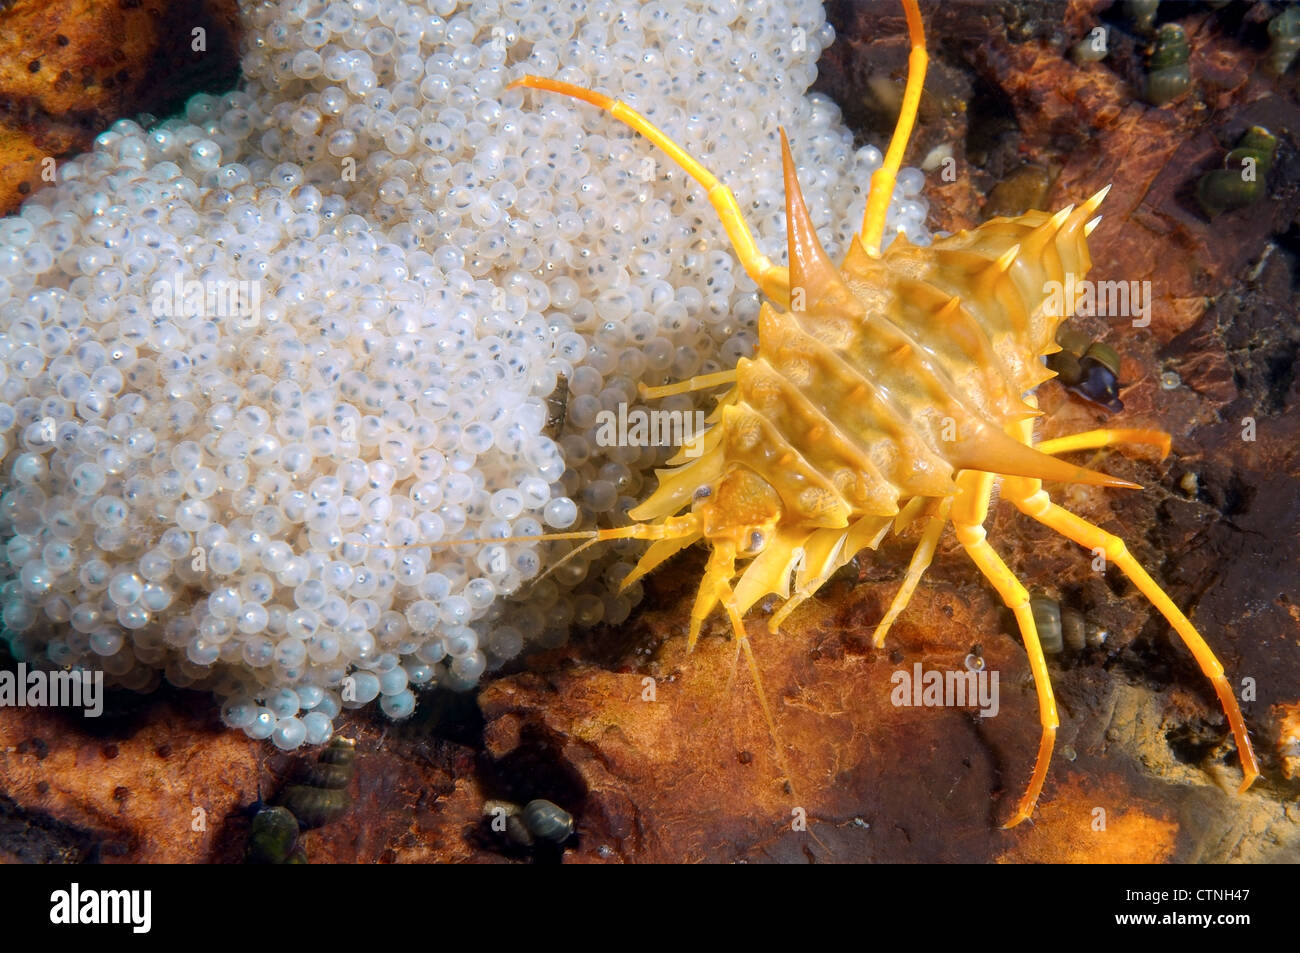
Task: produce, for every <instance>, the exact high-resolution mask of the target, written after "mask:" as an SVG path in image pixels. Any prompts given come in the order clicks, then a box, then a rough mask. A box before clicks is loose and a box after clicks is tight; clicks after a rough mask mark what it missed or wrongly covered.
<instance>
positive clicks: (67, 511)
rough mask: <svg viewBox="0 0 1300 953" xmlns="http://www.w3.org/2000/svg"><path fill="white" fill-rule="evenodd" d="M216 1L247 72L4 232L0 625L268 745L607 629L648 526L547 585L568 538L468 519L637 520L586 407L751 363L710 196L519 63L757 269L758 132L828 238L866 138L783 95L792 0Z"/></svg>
mask: <svg viewBox="0 0 1300 953" xmlns="http://www.w3.org/2000/svg"><path fill="white" fill-rule="evenodd" d="M241 15H242V16H243V18H244V21H245V27H246V36H245V50H244V54H243V73H244V77H245V78H244V82H243V84H242V85H241V88H240V89H239V90H237V91H235V92H231V93H228V94H226V95H222V96H210V95H199V96H195V97H194V98H193V99H191V100H190V101H189V103H188V104H187V105H186V107H185V109H184V111H183V113H182V114H181V115H178V116H176V117H173V118H171V119H168V120H166V121H164V122H161V123H158V124H154V125H152V126H151V127H150V128H143V127H142V126H140V125H137V124H136V123H134V122H131V121H125V120H124V121H121V122H118V123H116V124H115V125H114V126H113V127H112V128H111V129H110V130H108V131H107V132H105V133H104V134H103V135H101V136H100V137H99V138H98V140H97V141H96V144H95V147H94V149H93V150H92V151H91V152H89V153H87V154H85V155H83V156H81V157H78V158H75V159H72V160H70V161H67V162H65V163H63V164H62V165H61V166H60V167H59V169H58V182H57V184H56V185H53V186H51V187H49V188H47V189H45V190H43V191H41V192H39V193H37V194H36V195H35V196H33V197H32V198H30V199H29V200H28V201H27V202H26V203H25V204H24V206H23V208H22V210H21V211H20V212H19V213H18V214H17V215H15V216H13V217H10V218H7V219H0V483H2V489H3V492H2V495H0V570H2V571H3V576H2V577H0V578H3V580H4V581H3V585H2V586H0V617H2V619H3V625H4V638H5V639H6V640H7V641H8V643H9V645H10V648H11V651H12V653H13V654H14V655H15V657H17V658H19V659H24V660H28V661H31V662H33V663H41V664H47V665H52V666H58V667H86V668H92V669H96V670H102V671H103V672H105V674H106V676H107V679H108V681H109V682H110V683H111V684H116V685H120V686H124V687H127V688H131V689H136V690H140V691H145V690H148V689H150V688H151V687H153V686H154V685H156V684H157V683H158V680H159V678H160V677H165V678H167V679H168V680H169V681H170V682H172V683H173V684H175V685H179V686H194V687H198V688H203V689H206V690H210V691H212V692H214V693H215V694H216V695H217V696H218V697H219V698H220V699H221V700H222V717H223V719H224V721H225V722H226V724H228V725H230V726H231V727H235V728H240V729H242V730H244V731H245V732H247V734H248V735H249V736H251V737H253V738H270V739H272V740H273V741H274V743H275V744H276V745H278V746H279V747H281V748H285V749H290V748H294V747H297V746H298V745H300V744H303V743H309V744H319V743H322V742H324V741H326V740H327V739H328V738H329V737H330V735H331V733H332V731H333V728H334V721H335V719H336V718H337V717H338V715H339V712H340V710H341V709H342V708H344V707H358V706H362V705H366V704H368V703H370V702H372V701H374V700H376V699H378V701H379V705H380V707H381V708H382V709H383V711H384V712H385V713H386V714H388V715H389V716H391V717H393V718H402V717H405V716H407V715H409V714H410V713H411V712H412V711H413V710H414V707H415V704H416V695H415V691H416V690H417V689H418V688H420V687H421V686H432V685H435V684H438V685H444V686H448V687H451V688H458V689H463V688H466V687H469V686H472V685H473V684H475V683H476V682H477V680H478V679H479V677H480V676H481V675H482V674H483V673H484V672H485V671H487V670H490V669H493V668H496V667H499V666H500V665H502V664H504V663H505V662H506V661H507V660H509V659H511V658H513V657H515V656H517V655H518V654H519V653H520V652H521V651H523V650H524V648H525V647H526V646H528V645H536V644H543V645H556V644H559V643H561V642H562V641H563V640H564V639H565V638H566V637H567V633H568V631H569V630H570V628H571V627H572V626H574V625H593V624H596V623H598V622H602V621H603V622H608V623H613V624H617V623H619V622H621V621H623V619H625V618H626V617H627V615H628V613H629V611H630V609H631V606H632V604H633V601H634V600H635V599H636V598H637V597H638V593H637V591H636V590H635V588H634V589H633V590H632V591H630V592H628V593H626V594H623V595H619V594H618V593H617V588H618V582H619V581H620V580H621V579H622V578H624V577H625V576H626V575H627V573H628V572H629V571H630V570H631V567H632V563H633V562H634V561H635V558H636V556H637V553H638V549H637V544H636V543H634V542H631V541H623V542H619V543H613V544H607V545H603V546H597V547H592V548H590V549H589V550H586V551H584V552H582V553H580V554H579V555H578V556H577V557H576V558H573V559H571V560H569V561H567V562H565V563H564V564H563V565H562V566H560V567H559V568H558V569H557V570H556V571H555V572H554V573H552V574H550V575H548V576H547V577H546V578H544V579H542V580H540V581H536V579H537V577H538V576H539V575H540V574H541V572H542V570H543V569H544V568H545V567H547V566H549V565H552V564H553V563H555V562H556V561H558V559H559V557H560V555H562V554H563V553H564V552H565V551H566V549H565V547H567V546H569V545H571V544H558V543H546V544H541V543H533V542H527V541H517V540H514V541H509V540H507V541H502V542H492V540H506V538H507V537H520V536H524V537H527V536H535V535H538V534H541V533H546V532H554V531H561V530H578V529H584V528H592V527H595V526H599V525H614V524H616V523H618V522H619V521H620V520H624V519H625V514H626V511H627V510H628V509H629V508H631V507H632V506H633V505H635V503H636V502H637V501H638V499H639V498H641V497H643V496H644V495H645V494H646V493H648V492H649V491H650V490H651V489H652V488H653V475H652V470H653V467H654V466H655V465H657V464H658V465H662V463H663V461H664V460H665V459H666V457H667V456H668V455H670V454H671V453H672V452H673V451H672V448H664V447H656V446H626V445H616V446H604V445H602V442H601V441H599V440H598V439H597V435H598V432H599V429H598V418H599V417H600V416H601V413H602V411H615V412H616V411H617V410H618V408H619V406H620V405H628V406H633V405H636V403H637V400H638V398H637V385H638V383H640V382H646V383H649V384H662V383H665V382H667V381H670V380H676V379H681V378H685V377H689V376H691V375H694V374H703V373H709V372H712V371H717V370H721V369H723V368H725V367H728V366H731V365H733V364H734V363H735V361H736V360H737V359H738V358H739V357H741V356H745V355H750V354H752V353H753V351H754V348H755V344H756V331H755V327H756V319H757V314H758V308H759V303H760V299H759V295H758V292H757V290H756V288H755V286H754V283H753V282H752V281H751V280H750V279H749V277H748V276H747V275H746V274H745V273H744V271H743V270H742V269H741V268H740V266H739V265H738V264H737V261H736V259H735V256H734V255H733V253H732V251H731V249H730V246H729V245H728V243H727V241H726V238H725V235H724V233H723V231H722V228H721V226H720V225H719V224H718V222H717V219H716V216H715V214H714V212H713V210H712V209H711V208H710V206H709V205H708V202H707V201H706V198H705V196H704V194H703V190H702V189H700V188H699V186H698V185H696V184H695V183H694V182H692V181H690V180H689V179H688V177H687V176H686V175H685V174H684V173H683V172H682V171H681V170H680V169H678V168H677V167H676V166H674V165H673V164H672V163H671V162H670V161H669V160H667V159H666V158H665V157H664V156H662V155H661V154H659V153H657V152H656V151H655V150H654V149H653V148H652V147H651V146H650V145H649V144H648V143H647V142H645V141H644V140H642V139H641V138H640V137H638V136H635V135H634V134H633V133H631V132H630V131H629V130H627V129H626V128H624V127H623V126H622V125H620V124H619V123H617V122H616V121H614V120H613V119H611V118H610V117H609V116H607V115H605V114H603V113H602V112H600V111H599V110H596V109H594V108H592V107H590V106H586V105H584V104H581V103H576V102H573V101H571V100H568V99H565V98H562V97H558V96H554V95H546V94H540V93H534V92H526V91H524V90H520V89H516V90H510V91H507V90H506V88H505V87H506V85H507V84H508V83H509V82H510V81H511V80H513V79H515V78H517V77H519V76H521V75H523V74H525V73H533V74H539V75H543V76H553V77H555V78H558V79H560V80H564V81H567V82H572V83H576V84H579V85H582V86H586V87H590V88H593V89H598V90H601V91H603V92H605V93H607V94H609V95H611V96H614V97H617V98H620V99H622V100H623V101H625V102H627V103H628V104H630V105H632V106H633V107H635V108H637V109H639V110H640V111H641V112H643V113H644V114H645V115H647V116H648V117H649V118H650V119H651V120H652V121H653V122H655V123H657V124H658V125H659V126H661V127H662V128H663V129H664V130H665V131H666V132H667V133H668V134H669V135H671V136H673V137H674V138H675V139H676V140H677V141H678V142H679V143H681V144H682V145H683V146H684V147H685V148H686V149H687V150H688V151H689V152H691V153H692V154H693V155H695V156H696V157H698V158H699V159H700V160H701V161H702V162H704V163H705V165H706V166H708V167H710V168H712V169H715V170H717V171H718V172H719V173H720V174H722V175H723V176H724V177H725V178H726V179H727V180H728V182H729V184H730V185H731V186H732V188H733V189H734V190H735V192H736V194H737V196H738V199H739V201H740V203H741V206H742V208H743V210H744V213H745V216H746V218H747V220H748V222H749V223H750V225H751V227H752V228H753V230H754V232H755V234H756V236H758V238H759V240H760V244H761V246H762V248H763V250H764V251H765V252H766V253H767V254H768V255H769V256H771V257H772V258H773V259H775V260H778V261H779V260H784V257H785V214H784V197H783V188H782V183H781V163H780V146H779V138H778V127H782V126H783V127H784V128H785V129H786V130H787V132H788V133H789V136H790V139H791V142H792V143H793V147H794V151H795V155H796V158H797V162H798V167H799V175H800V179H801V181H802V183H803V188H804V192H805V196H806V198H807V201H808V205H809V209H810V211H811V214H812V217H813V220H814V222H815V223H816V224H817V225H818V227H819V229H820V230H821V234H822V238H823V240H824V241H825V243H826V245H827V248H828V250H829V251H830V253H831V254H832V255H837V254H841V253H842V252H843V251H844V249H846V248H847V242H848V240H849V239H850V237H851V235H852V234H853V232H854V231H855V229H856V227H857V223H858V222H860V220H861V216H862V210H863V207H864V205H865V201H866V199H865V192H866V185H867V181H868V179H869V176H870V173H871V171H872V169H873V168H875V167H876V166H878V165H879V163H880V161H881V158H880V153H879V151H878V150H876V149H875V148H874V147H870V146H868V147H865V148H863V149H860V150H857V151H855V150H854V149H853V145H852V137H851V135H850V134H849V133H848V131H847V130H846V129H845V128H844V127H843V126H842V125H841V124H840V121H839V112H838V110H837V109H836V107H835V106H834V105H833V104H832V103H831V102H830V101H829V100H827V99H825V98H824V97H820V96H815V95H814V96H808V95H806V92H807V89H808V87H809V85H810V84H811V83H812V81H813V79H814V77H815V75H816V65H815V64H816V60H817V57H818V55H819V53H820V51H821V50H822V49H823V48H824V47H825V46H826V45H827V44H829V43H830V42H831V39H832V31H831V29H830V27H829V26H828V25H827V24H826V23H825V21H824V13H823V10H822V7H821V4H820V3H817V2H813V0H790V2H780V0H749V2H745V3H741V2H737V0H707V2H686V0H654V2H648V3H643V2H613V0H537V2H530V0H499V2H498V0H476V2H472V3H462V2H455V0H426V2H422V3H403V2H397V0H351V2H339V0H335V2H325V0H284V2H275V3H272V2H260V3H243V4H242V5H241ZM921 184H922V178H921V174H920V173H919V172H915V171H913V170H905V171H904V173H903V174H902V175H900V177H899V182H898V188H897V190H896V193H895V196H894V203H893V205H892V206H891V209H890V218H889V231H890V233H891V234H892V233H894V232H897V231H902V232H903V233H904V234H906V235H907V236H908V238H910V239H911V240H912V241H914V242H918V243H924V242H927V241H928V240H929V236H928V234H927V233H926V232H925V228H924V218H925V211H926V207H925V201H924V199H922V198H920V190H921ZM557 384H558V385H561V386H560V387H559V388H558V390H557ZM557 392H558V393H567V400H566V401H562V402H561V401H558V399H557V398H556V397H555V394H556V393H557ZM707 404H708V401H707V400H706V398H704V397H701V396H699V395H681V396H679V397H674V398H669V399H666V400H663V401H660V402H658V403H657V404H656V408H657V409H661V410H679V411H691V410H694V409H696V408H697V407H699V408H704V407H706V406H707ZM467 538H473V539H475V540H481V541H484V542H476V543H474V544H465V545H459V546H452V545H445V544H446V543H448V542H449V541H454V540H458V539H467ZM434 544H444V545H434Z"/></svg>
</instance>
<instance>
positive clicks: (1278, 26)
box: [1268, 6, 1300, 76]
mask: <svg viewBox="0 0 1300 953" xmlns="http://www.w3.org/2000/svg"><path fill="white" fill-rule="evenodd" d="M1268 41H1269V45H1268V68H1269V69H1270V70H1272V72H1274V73H1275V74H1277V75H1278V76H1281V75H1282V74H1283V73H1285V72H1286V71H1287V70H1289V69H1290V68H1291V64H1292V63H1293V62H1294V61H1295V56H1296V53H1300V6H1288V7H1287V8H1286V9H1285V10H1283V11H1282V12H1281V13H1279V14H1278V15H1277V16H1275V17H1274V18H1273V19H1272V20H1270V21H1269V23H1268Z"/></svg>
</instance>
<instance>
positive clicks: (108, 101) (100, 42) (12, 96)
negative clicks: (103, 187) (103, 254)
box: [0, 0, 239, 215]
mask: <svg viewBox="0 0 1300 953" xmlns="http://www.w3.org/2000/svg"><path fill="white" fill-rule="evenodd" d="M196 30H200V31H202V33H201V34H196V33H195V32H194V31H196ZM238 36H239V21H238V16H237V13H236V8H235V2H234V0H138V2H135V0H133V2H130V3H125V2H124V3H97V2H95V0H16V2H15V3H13V4H10V5H7V6H3V7H0V215H5V214H9V213H10V212H12V211H13V210H14V209H15V208H16V207H17V206H18V204H19V203H20V202H22V200H23V199H24V198H25V197H26V196H27V195H29V194H31V193H32V192H33V191H34V190H36V189H39V188H41V187H42V186H44V185H45V184H47V183H48V182H49V181H51V177H50V170H49V167H48V165H47V164H46V163H45V160H46V159H47V158H54V159H59V158H63V157H65V156H68V155H71V154H74V153H77V152H81V151H83V150H85V149H87V148H89V147H90V145H91V143H92V142H93V141H94V138H95V136H97V135H99V134H100V133H101V132H103V131H104V130H105V129H107V128H108V127H109V126H110V125H111V124H112V123H113V121H114V120H116V119H118V118H120V117H122V116H134V115H136V114H138V113H156V114H159V115H165V114H167V113H169V112H172V111H173V110H175V109H176V108H177V107H178V106H179V105H180V104H181V103H182V102H184V100H185V99H186V98H187V97H189V96H190V95H191V94H193V93H195V92H198V91H199V90H201V89H210V90H224V89H228V88H229V87H230V86H231V85H232V83H233V82H234V80H235V78H236V77H237V76H238V73H239V62H238V53H237V50H236V47H237V46H238ZM200 41H201V43H202V46H203V47H204V48H203V49H202V50H196V49H194V47H195V46H196V45H199V43H200ZM56 174H57V173H56Z"/></svg>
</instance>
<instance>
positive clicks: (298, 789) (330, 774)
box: [279, 738, 357, 830]
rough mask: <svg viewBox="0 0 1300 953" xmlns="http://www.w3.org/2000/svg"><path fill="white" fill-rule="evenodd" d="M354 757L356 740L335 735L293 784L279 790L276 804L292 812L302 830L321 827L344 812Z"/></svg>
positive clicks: (349, 800) (353, 766) (353, 769)
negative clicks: (314, 761)
mask: <svg viewBox="0 0 1300 953" xmlns="http://www.w3.org/2000/svg"><path fill="white" fill-rule="evenodd" d="M356 757H357V752H356V742H354V741H352V740H351V739H348V738H335V739H334V740H333V741H331V742H330V743H329V746H328V747H327V748H326V749H325V750H324V751H322V752H321V753H320V757H319V758H318V759H317V762H316V763H315V764H309V765H307V766H306V768H304V769H303V771H302V773H301V775H300V777H299V780H298V782H297V783H296V784H291V785H288V786H287V787H286V788H285V789H284V790H283V791H281V792H280V797H279V803H280V804H281V805H282V806H283V807H286V808H288V809H289V810H290V811H292V812H293V814H294V816H295V817H296V818H297V819H298V823H299V824H300V825H301V826H302V829H303V830H311V829H312V828H314V827H321V826H322V825H325V824H328V823H330V822H331V821H334V820H337V819H338V818H339V817H341V816H343V814H345V813H346V812H347V809H348V807H349V805H350V803H351V796H350V795H349V794H348V785H349V784H351V783H352V775H353V774H354V773H355V764H354V763H355V761H356Z"/></svg>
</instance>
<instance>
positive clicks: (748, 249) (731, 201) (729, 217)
mask: <svg viewBox="0 0 1300 953" xmlns="http://www.w3.org/2000/svg"><path fill="white" fill-rule="evenodd" d="M516 86H524V87H527V88H528V89H544V90H547V91H548V92H552V93H562V94H564V95H565V96H572V97H573V98H574V99H580V100H582V101H583V102H584V103H590V104H591V105H593V106H597V107H599V108H601V109H603V110H605V112H607V113H609V114H610V115H611V116H613V117H614V118H615V119H617V120H618V121H619V122H621V123H623V124H624V125H627V126H630V127H631V128H632V129H635V130H636V131H637V132H639V133H641V135H643V136H645V137H646V138H647V139H649V140H650V141H651V142H653V143H654V144H655V145H656V146H658V147H659V148H660V149H661V150H663V152H664V153H665V154H666V155H667V156H668V158H670V159H672V160H673V161H674V162H676V163H677V164H678V165H679V166H681V167H682V170H683V171H684V172H685V173H686V174H687V175H689V176H690V177H691V178H692V179H694V180H695V181H696V182H698V183H700V185H702V186H703V187H704V189H705V191H706V192H707V193H708V197H709V204H710V205H712V206H713V209H714V211H715V212H717V213H718V218H719V219H721V221H722V227H723V228H724V229H725V230H726V232H727V237H728V238H729V239H731V244H732V246H733V247H734V248H735V249H736V255H737V256H738V257H739V258H740V263H741V265H742V266H744V269H745V271H746V273H747V274H748V275H749V277H751V278H753V279H754V283H755V284H757V285H758V287H759V288H760V289H762V291H763V294H765V295H767V296H768V297H769V298H771V299H772V300H773V301H775V302H777V303H778V304H780V305H781V306H782V307H788V306H789V304H790V271H789V269H788V268H785V267H784V266H782V265H777V264H774V263H773V262H772V260H771V259H769V258H768V257H767V256H766V255H764V254H763V253H762V252H761V251H759V250H758V243H757V242H755V241H754V235H753V233H752V232H751V231H750V230H749V226H748V225H746V224H745V216H744V213H743V212H741V210H740V203H738V202H737V201H736V196H735V195H733V194H732V191H731V189H729V188H727V186H725V185H724V184H723V183H722V182H720V181H719V180H718V177H717V176H715V175H714V174H713V173H712V172H710V171H709V170H708V169H706V168H704V166H703V165H701V164H700V163H699V161H698V160H696V159H695V158H694V157H692V156H691V154H690V153H688V152H687V151H686V150H685V149H683V148H682V147H681V146H679V145H678V144H677V143H675V142H673V140H672V139H670V138H669V137H668V136H667V135H666V134H665V133H664V132H663V130H661V129H660V128H659V127H658V126H656V125H655V124H654V123H652V122H651V121H650V120H649V119H647V118H646V117H645V116H642V115H641V114H640V113H639V112H637V111H636V110H635V109H633V108H632V107H631V106H629V105H628V104H627V103H624V102H620V101H619V100H616V99H611V98H610V97H608V96H606V95H604V94H603V93H597V92H594V91H593V90H590V89H583V88H582V87H581V86H574V85H573V84H572V83H562V82H560V81H559V80H555V79H546V78H545V77H542V76H525V77H523V78H522V79H517V80H515V81H514V82H513V83H511V84H510V85H509V86H507V87H506V89H514V88H515V87H516ZM917 95H918V96H919V95H920V93H919V91H918V93H917ZM886 205H888V202H886Z"/></svg>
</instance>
